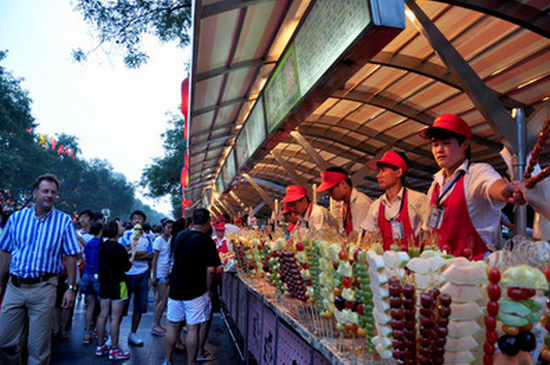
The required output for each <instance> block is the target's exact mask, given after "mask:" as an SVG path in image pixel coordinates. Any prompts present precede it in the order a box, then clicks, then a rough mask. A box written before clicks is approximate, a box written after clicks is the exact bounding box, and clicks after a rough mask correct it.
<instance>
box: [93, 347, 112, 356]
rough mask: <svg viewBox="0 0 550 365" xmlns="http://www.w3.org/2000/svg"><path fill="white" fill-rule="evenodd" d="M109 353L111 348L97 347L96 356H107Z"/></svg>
mask: <svg viewBox="0 0 550 365" xmlns="http://www.w3.org/2000/svg"><path fill="white" fill-rule="evenodd" d="M108 353H109V346H107V345H97V347H96V348H95V356H105V355H107V354H108Z"/></svg>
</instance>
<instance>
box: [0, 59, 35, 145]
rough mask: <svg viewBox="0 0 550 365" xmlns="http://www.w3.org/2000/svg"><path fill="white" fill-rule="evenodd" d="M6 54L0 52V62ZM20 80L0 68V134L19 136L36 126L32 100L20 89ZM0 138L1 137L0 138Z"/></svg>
mask: <svg viewBox="0 0 550 365" xmlns="http://www.w3.org/2000/svg"><path fill="white" fill-rule="evenodd" d="M7 54H8V52H7V51H2V50H0V62H1V61H3V60H4V59H5V58H6V56H7ZM21 81H22V79H19V78H15V77H14V76H13V75H12V74H11V73H10V72H8V71H6V70H5V69H4V68H3V67H0V133H2V135H3V134H4V133H10V134H17V135H21V134H24V133H25V132H27V131H28V130H29V129H33V128H34V127H35V126H36V124H35V122H34V118H33V117H32V115H31V104H32V100H31V99H30V98H29V94H28V92H27V91H25V90H23V89H22V88H21ZM0 138H1V137H0Z"/></svg>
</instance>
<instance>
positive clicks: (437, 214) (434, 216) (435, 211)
mask: <svg viewBox="0 0 550 365" xmlns="http://www.w3.org/2000/svg"><path fill="white" fill-rule="evenodd" d="M444 215H445V209H443V208H440V207H437V206H433V207H432V210H431V211H430V218H429V219H428V227H430V228H434V229H439V228H441V223H443V216H444Z"/></svg>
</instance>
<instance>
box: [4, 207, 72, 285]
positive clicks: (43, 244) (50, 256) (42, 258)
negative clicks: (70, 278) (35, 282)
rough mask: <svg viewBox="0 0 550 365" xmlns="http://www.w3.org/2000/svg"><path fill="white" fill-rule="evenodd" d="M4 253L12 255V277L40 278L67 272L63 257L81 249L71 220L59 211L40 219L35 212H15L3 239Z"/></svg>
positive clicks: (9, 220)
mask: <svg viewBox="0 0 550 365" xmlns="http://www.w3.org/2000/svg"><path fill="white" fill-rule="evenodd" d="M0 249H1V250H4V251H6V252H11V264H10V274H13V275H17V276H20V277H22V278H36V277H39V276H42V275H45V274H58V273H61V272H62V271H63V264H62V262H61V258H62V255H67V256H70V255H76V254H78V253H79V252H80V245H79V244H78V239H77V238H76V231H75V229H74V225H73V222H72V220H71V218H70V217H69V216H68V215H67V214H65V213H63V212H60V211H58V210H56V209H55V208H53V209H52V210H51V211H49V212H48V213H47V214H46V215H45V216H44V217H43V218H39V217H38V216H37V215H36V213H35V210H34V208H29V209H23V210H20V211H17V212H15V213H14V214H13V215H12V216H11V217H10V218H9V219H8V222H7V224H6V226H5V227H4V229H3V230H2V234H1V235H0Z"/></svg>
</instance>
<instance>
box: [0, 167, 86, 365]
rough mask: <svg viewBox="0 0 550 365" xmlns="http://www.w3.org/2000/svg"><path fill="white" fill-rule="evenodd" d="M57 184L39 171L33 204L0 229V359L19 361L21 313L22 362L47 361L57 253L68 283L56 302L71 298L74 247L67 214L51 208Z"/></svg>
mask: <svg viewBox="0 0 550 365" xmlns="http://www.w3.org/2000/svg"><path fill="white" fill-rule="evenodd" d="M58 190H59V180H58V179H57V177H55V176H54V175H51V174H45V175H41V176H39V177H38V178H37V179H36V181H35V183H34V185H33V198H34V200H35V204H34V206H33V207H32V208H29V209H23V210H20V211H18V212H16V213H14V214H13V215H12V216H11V217H10V219H9V220H8V222H7V224H6V226H5V228H4V230H3V231H2V234H1V235H0V293H1V292H2V291H3V290H4V287H6V288H5V289H6V295H5V298H4V302H3V303H2V309H1V311H0V364H3V365H4V364H5V365H12V364H20V363H21V359H20V353H19V346H18V343H19V338H20V336H21V331H22V328H23V326H24V323H25V320H26V318H25V317H28V321H29V339H28V348H29V360H28V364H29V365H37V364H42V365H46V364H49V363H50V355H51V329H52V319H53V317H54V305H55V297H56V286H57V276H58V275H59V274H60V273H61V272H62V271H63V264H62V257H63V256H65V257H66V259H65V265H66V268H67V274H68V279H67V281H68V289H67V290H66V292H65V294H64V296H63V303H62V306H63V308H70V307H71V306H72V305H73V304H74V300H75V291H76V286H75V279H76V261H77V255H78V253H79V252H80V247H79V244H78V239H77V238H76V232H75V229H74V225H73V222H72V220H71V218H70V217H69V216H68V215H67V214H65V213H63V212H60V211H58V210H56V209H55V208H54V204H55V202H56V200H57V192H58ZM8 269H9V270H8ZM8 271H9V278H8V277H7V276H8ZM7 279H9V280H7Z"/></svg>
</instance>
